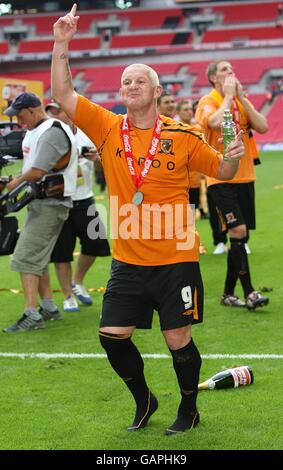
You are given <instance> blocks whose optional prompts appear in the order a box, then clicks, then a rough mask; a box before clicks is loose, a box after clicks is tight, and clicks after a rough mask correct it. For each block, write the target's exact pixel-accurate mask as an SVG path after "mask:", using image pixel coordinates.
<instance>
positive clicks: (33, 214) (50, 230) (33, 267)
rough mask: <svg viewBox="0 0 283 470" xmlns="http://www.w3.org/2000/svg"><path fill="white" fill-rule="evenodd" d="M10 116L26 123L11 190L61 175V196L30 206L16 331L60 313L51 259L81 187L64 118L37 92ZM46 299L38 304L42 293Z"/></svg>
mask: <svg viewBox="0 0 283 470" xmlns="http://www.w3.org/2000/svg"><path fill="white" fill-rule="evenodd" d="M4 114H6V116H17V120H18V123H19V124H20V125H22V126H26V127H27V129H28V131H27V133H26V135H25V137H24V140H23V143H22V147H23V155H24V160H23V168H22V174H21V175H20V176H18V177H15V178H13V180H12V181H11V182H10V183H9V184H8V185H7V187H8V189H9V190H12V189H14V188H16V187H17V186H18V185H20V184H21V183H23V182H24V181H28V182H39V181H44V180H45V181H46V180H47V179H48V178H49V181H50V177H51V176H54V175H62V177H63V179H64V194H63V195H62V196H60V195H57V197H56V196H55V197H52V198H46V199H35V200H33V201H32V202H31V203H30V204H29V206H28V214H27V218H26V221H25V225H24V228H23V230H22V232H21V234H20V237H19V240H18V243H17V245H16V249H15V251H14V254H13V257H12V261H11V269H12V270H14V271H17V272H19V273H20V274H21V281H22V285H23V291H24V297H25V310H24V313H23V315H22V316H21V317H20V319H19V320H18V321H17V322H16V323H15V324H13V325H12V326H10V327H8V328H6V329H5V330H4V331H5V332H7V333H13V332H17V331H25V330H31V329H40V328H44V326H45V325H44V320H51V319H54V320H57V319H59V318H60V313H59V311H58V309H57V307H56V305H55V304H54V303H53V300H52V294H51V290H50V288H49V275H48V262H49V258H50V254H51V252H52V250H53V247H54V245H55V243H56V240H57V237H58V236H59V233H60V230H61V228H62V226H63V223H64V221H65V220H66V218H67V217H68V213H69V208H70V207H72V200H71V195H72V194H73V193H74V192H75V190H76V172H77V161H76V151H75V146H74V137H73V134H72V132H71V130H70V129H69V127H68V126H66V125H65V124H63V123H60V122H59V121H57V120H55V119H51V118H49V117H48V115H47V114H46V113H45V111H44V108H43V106H42V104H41V101H40V99H39V97H38V96H36V95H34V94H33V93H27V92H25V93H21V94H20V95H18V96H17V98H16V99H15V100H14V101H13V102H12V103H11V105H10V106H9V107H8V108H7V109H6V110H5V111H4ZM38 292H39V294H40V296H41V298H42V303H41V306H40V308H39V310H38V309H37V293H38Z"/></svg>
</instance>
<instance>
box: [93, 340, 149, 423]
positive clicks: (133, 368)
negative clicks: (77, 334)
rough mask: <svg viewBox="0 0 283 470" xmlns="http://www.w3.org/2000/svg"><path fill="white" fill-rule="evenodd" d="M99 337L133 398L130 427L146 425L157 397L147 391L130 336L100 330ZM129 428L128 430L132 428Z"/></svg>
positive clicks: (138, 358)
mask: <svg viewBox="0 0 283 470" xmlns="http://www.w3.org/2000/svg"><path fill="white" fill-rule="evenodd" d="M99 337H100V342H101V345H102V347H103V348H104V349H105V351H106V353H107V357H108V360H109V362H110V364H111V366H112V367H113V369H114V370H115V372H116V373H117V374H118V375H119V376H120V377H121V379H122V380H123V381H124V382H125V384H126V385H127V387H128V389H129V390H130V392H131V394H132V395H133V397H134V399H135V402H136V405H137V409H136V416H135V419H134V422H133V423H132V426H131V427H130V428H133V429H141V428H143V427H145V426H146V424H147V422H148V419H149V418H150V416H151V415H152V414H153V413H154V411H156V409H157V406H158V403H157V399H156V398H155V397H154V395H153V394H152V393H151V392H150V391H149V389H148V386H147V383H146V380H145V377H144V372H143V371H144V363H143V360H142V357H141V355H140V353H139V351H138V349H137V348H136V346H135V345H134V343H133V342H132V340H131V338H130V337H128V336H126V335H115V334H111V333H104V332H100V333H99ZM130 428H129V430H132V429H130Z"/></svg>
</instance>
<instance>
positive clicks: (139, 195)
mask: <svg viewBox="0 0 283 470" xmlns="http://www.w3.org/2000/svg"><path fill="white" fill-rule="evenodd" d="M142 201H143V193H142V192H141V191H136V192H135V194H134V195H133V199H132V202H133V204H135V205H136V206H139V205H140V204H141V203H142Z"/></svg>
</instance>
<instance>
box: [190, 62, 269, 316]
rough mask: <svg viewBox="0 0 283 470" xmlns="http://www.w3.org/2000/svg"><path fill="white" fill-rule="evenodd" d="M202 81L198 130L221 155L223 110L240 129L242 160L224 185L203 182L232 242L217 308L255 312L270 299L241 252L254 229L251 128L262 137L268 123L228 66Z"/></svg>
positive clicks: (215, 67) (218, 65)
mask: <svg viewBox="0 0 283 470" xmlns="http://www.w3.org/2000/svg"><path fill="white" fill-rule="evenodd" d="M207 77H208V80H209V82H210V83H211V84H212V86H213V90H212V91H211V92H210V93H209V95H206V96H203V97H202V98H201V99H200V101H199V103H198V107H197V111H196V120H197V122H198V123H199V124H200V125H201V126H202V129H203V132H204V135H205V137H206V139H207V141H208V142H209V143H210V145H212V146H213V147H214V148H216V149H218V150H219V151H223V144H222V143H219V140H218V139H219V137H220V136H221V127H220V126H221V122H222V121H223V115H224V110H225V109H231V111H232V113H233V117H234V121H235V124H236V126H237V131H239V130H240V129H241V130H243V143H244V147H245V156H244V158H243V159H242V160H241V164H240V166H239V169H238V171H237V173H236V175H235V176H234V178H233V179H231V180H229V181H226V182H225V183H223V181H221V179H220V178H215V177H209V178H207V184H208V192H210V194H211V196H212V198H213V201H214V203H215V206H217V209H218V211H219V214H220V216H221V219H222V222H223V227H224V228H225V229H226V228H227V229H228V231H229V237H230V244H231V246H230V249H229V251H228V256H227V274H226V280H225V286H224V293H223V295H222V297H221V304H222V305H228V306H232V307H247V308H248V309H250V310H254V309H255V308H257V307H263V306H264V305H267V304H268V302H269V299H268V297H264V296H262V295H261V294H260V293H259V292H257V291H256V290H255V289H254V287H253V285H252V281H251V276H250V269H249V262H248V257H247V253H246V249H245V243H246V242H247V239H248V230H249V229H254V228H255V205H254V181H255V171H254V157H255V156H257V153H256V155H255V152H256V147H255V144H254V140H253V137H252V136H251V129H255V130H256V131H257V132H260V133H264V132H266V131H267V122H266V119H265V117H264V116H263V115H262V114H260V113H259V112H258V111H256V109H255V108H254V107H253V105H252V104H251V102H250V101H249V100H248V98H247V97H246V94H245V92H244V90H243V87H242V85H241V83H240V82H239V80H238V78H237V77H236V75H235V73H234V70H233V67H232V65H231V64H230V62H227V61H226V60H219V61H217V62H212V63H211V64H210V65H209V66H208V69H207ZM209 176H210V175H209ZM238 279H240V281H241V284H242V288H243V291H244V296H245V300H244V301H243V300H241V299H239V298H238V297H237V296H235V294H234V289H235V287H236V283H237V280H238Z"/></svg>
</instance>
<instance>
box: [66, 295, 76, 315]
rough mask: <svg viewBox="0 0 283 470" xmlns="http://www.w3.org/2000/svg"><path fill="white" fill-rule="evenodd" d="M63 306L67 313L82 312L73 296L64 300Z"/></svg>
mask: <svg viewBox="0 0 283 470" xmlns="http://www.w3.org/2000/svg"><path fill="white" fill-rule="evenodd" d="M63 306H64V311H65V312H79V311H80V307H79V306H78V303H77V301H76V299H75V298H74V297H72V296H70V297H68V298H67V299H66V300H64V303H63Z"/></svg>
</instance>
